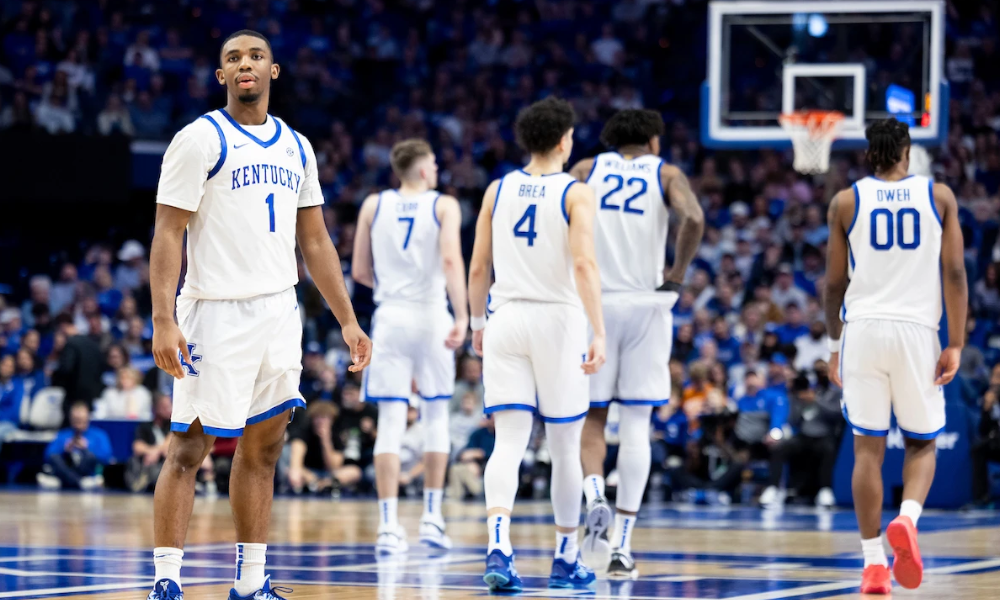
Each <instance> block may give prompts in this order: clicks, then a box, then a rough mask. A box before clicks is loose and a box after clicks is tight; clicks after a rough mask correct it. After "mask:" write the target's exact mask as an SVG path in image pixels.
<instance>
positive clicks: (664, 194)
mask: <svg viewBox="0 0 1000 600" xmlns="http://www.w3.org/2000/svg"><path fill="white" fill-rule="evenodd" d="M665 164H667V161H665V160H663V159H662V158H661V159H660V164H659V165H657V167H656V185H658V186H660V197H661V198H663V203H664V204H666V205H668V206H669V205H670V203H669V202H667V192H666V190H664V189H663V177H661V176H660V170H661V169H663V165H665Z"/></svg>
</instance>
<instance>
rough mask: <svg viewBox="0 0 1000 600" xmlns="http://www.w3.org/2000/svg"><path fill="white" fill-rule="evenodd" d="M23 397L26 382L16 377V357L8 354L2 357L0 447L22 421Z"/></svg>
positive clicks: (0, 373)
mask: <svg viewBox="0 0 1000 600" xmlns="http://www.w3.org/2000/svg"><path fill="white" fill-rule="evenodd" d="M23 399H24V382H23V381H21V380H19V379H18V378H16V377H14V357H13V356H12V355H10V354H8V355H6V356H4V357H3V358H0V448H3V441H4V438H6V437H7V435H8V434H9V433H11V432H12V431H15V430H16V429H17V426H18V423H20V422H21V401H22V400H23Z"/></svg>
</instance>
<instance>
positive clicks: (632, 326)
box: [590, 298, 674, 408]
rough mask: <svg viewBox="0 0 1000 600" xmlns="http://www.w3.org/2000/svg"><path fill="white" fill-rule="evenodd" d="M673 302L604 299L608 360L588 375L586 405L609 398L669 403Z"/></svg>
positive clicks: (605, 403) (606, 402) (603, 402)
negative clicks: (588, 402)
mask: <svg viewBox="0 0 1000 600" xmlns="http://www.w3.org/2000/svg"><path fill="white" fill-rule="evenodd" d="M671 305H672V303H663V302H659V303H651V302H649V301H647V300H628V299H624V298H623V299H615V300H612V301H610V302H609V301H608V298H605V301H604V308H603V310H604V328H605V330H606V331H607V362H606V363H604V367H603V368H602V369H601V370H600V371H598V372H597V373H595V374H594V375H591V377H590V405H591V406H592V407H595V408H604V407H607V406H608V405H609V404H610V403H611V402H619V403H621V404H625V405H629V404H648V405H652V406H660V405H661V404H666V403H667V402H669V401H670V350H671V346H672V344H673V326H674V318H673V314H672V313H671V312H670V308H671Z"/></svg>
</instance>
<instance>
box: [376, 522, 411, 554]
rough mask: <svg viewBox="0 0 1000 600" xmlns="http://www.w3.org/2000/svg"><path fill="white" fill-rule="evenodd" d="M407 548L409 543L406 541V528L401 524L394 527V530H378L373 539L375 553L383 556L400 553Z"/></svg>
mask: <svg viewBox="0 0 1000 600" xmlns="http://www.w3.org/2000/svg"><path fill="white" fill-rule="evenodd" d="M409 549H410V545H409V544H407V543H406V529H404V528H403V526H402V525H399V526H398V527H396V530H395V531H380V532H379V534H378V539H377V540H376V541H375V553H376V554H381V555H383V556H385V555H389V554H402V553H404V552H406V551H407V550H409Z"/></svg>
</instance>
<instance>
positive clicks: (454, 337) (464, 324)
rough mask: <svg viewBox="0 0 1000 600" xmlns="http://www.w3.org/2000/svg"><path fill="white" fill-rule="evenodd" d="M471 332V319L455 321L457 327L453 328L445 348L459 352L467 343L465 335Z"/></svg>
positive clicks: (445, 341)
mask: <svg viewBox="0 0 1000 600" xmlns="http://www.w3.org/2000/svg"><path fill="white" fill-rule="evenodd" d="M468 331H469V319H468V318H464V319H455V326H454V327H452V328H451V331H450V332H449V333H448V337H446V338H445V339H444V347H445V348H447V349H449V350H458V349H459V348H461V347H462V344H464V343H465V334H466V333H468Z"/></svg>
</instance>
